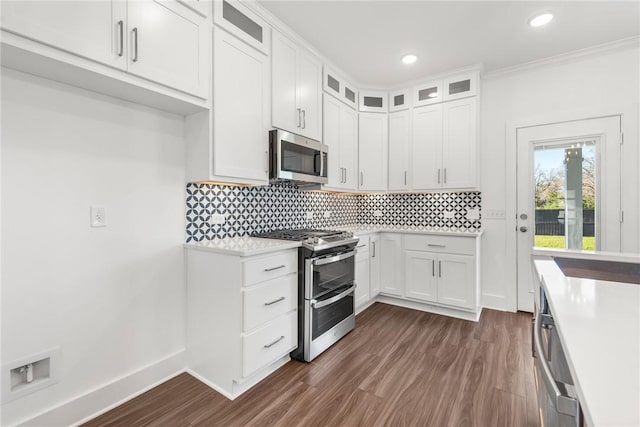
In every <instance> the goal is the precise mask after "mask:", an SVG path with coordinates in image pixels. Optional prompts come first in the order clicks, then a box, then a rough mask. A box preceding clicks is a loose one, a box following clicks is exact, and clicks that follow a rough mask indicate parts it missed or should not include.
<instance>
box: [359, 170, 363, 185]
mask: <svg viewBox="0 0 640 427" xmlns="http://www.w3.org/2000/svg"><path fill="white" fill-rule="evenodd" d="M360 185H364V172H362V171H360Z"/></svg>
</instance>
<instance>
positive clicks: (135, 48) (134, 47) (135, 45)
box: [131, 27, 138, 62]
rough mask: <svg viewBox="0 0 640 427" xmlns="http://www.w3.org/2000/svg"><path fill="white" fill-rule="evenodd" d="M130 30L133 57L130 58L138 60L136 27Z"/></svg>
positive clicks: (134, 60)
mask: <svg viewBox="0 0 640 427" xmlns="http://www.w3.org/2000/svg"><path fill="white" fill-rule="evenodd" d="M131 32H132V33H133V58H131V60H132V61H133V62H138V27H135V28H134V29H133V30H131Z"/></svg>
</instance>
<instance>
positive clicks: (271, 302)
mask: <svg viewBox="0 0 640 427" xmlns="http://www.w3.org/2000/svg"><path fill="white" fill-rule="evenodd" d="M285 299H286V298H285V297H280V298H278V299H274V300H273V301H269V302H265V303H264V305H267V306H269V305H273V304H275V303H277V302H280V301H284V300H285Z"/></svg>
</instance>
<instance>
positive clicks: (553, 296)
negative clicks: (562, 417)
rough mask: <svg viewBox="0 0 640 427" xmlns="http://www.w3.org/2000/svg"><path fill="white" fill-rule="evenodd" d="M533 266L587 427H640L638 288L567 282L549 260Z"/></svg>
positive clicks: (601, 282) (599, 282)
mask: <svg viewBox="0 0 640 427" xmlns="http://www.w3.org/2000/svg"><path fill="white" fill-rule="evenodd" d="M563 255H564V257H571V256H566V255H567V254H566V252H565V253H563ZM605 257H606V256H605ZM623 258H626V257H623ZM635 260H636V262H639V261H638V259H637V257H636V258H635ZM626 261H628V259H626ZM534 265H535V268H536V270H537V274H538V276H539V277H540V282H541V283H542V286H543V287H544V289H545V291H546V293H547V299H548V301H549V305H550V309H551V312H552V314H553V318H554V320H555V323H556V325H557V330H558V334H559V336H560V341H561V342H562V345H563V348H564V350H565V354H566V356H567V362H568V364H569V368H570V370H571V374H572V375H573V378H574V381H575V382H576V384H575V386H576V391H577V393H578V398H579V400H580V404H581V406H582V410H583V412H584V415H585V420H586V421H587V425H589V426H591V427H605V426H606V427H610V426H611V427H613V426H616V427H617V426H640V285H635V284H627V283H618V282H608V281H604V280H591V279H579V278H573V277H566V276H565V275H564V274H563V273H562V271H561V270H560V268H559V267H558V266H557V265H556V263H555V262H554V261H553V259H552V258H549V257H539V256H536V257H534Z"/></svg>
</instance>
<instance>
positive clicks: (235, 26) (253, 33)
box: [183, 0, 271, 55]
mask: <svg viewBox="0 0 640 427" xmlns="http://www.w3.org/2000/svg"><path fill="white" fill-rule="evenodd" d="M183 1H184V0H183ZM190 1H194V0H190ZM201 1H203V0H201ZM213 22H214V23H215V24H217V25H219V26H220V27H222V28H224V29H225V30H227V31H228V32H230V33H231V34H233V35H235V36H236V37H238V38H240V40H243V41H244V42H245V43H247V44H250V45H251V46H253V47H255V48H256V49H258V50H259V51H261V52H262V53H264V54H265V55H269V50H270V48H271V28H270V27H269V24H267V22H266V21H264V20H263V19H262V18H261V17H260V16H259V15H257V14H256V13H254V12H253V11H252V10H251V9H249V8H248V7H247V6H245V5H244V4H242V3H241V2H239V1H238V0H214V1H213Z"/></svg>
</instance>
